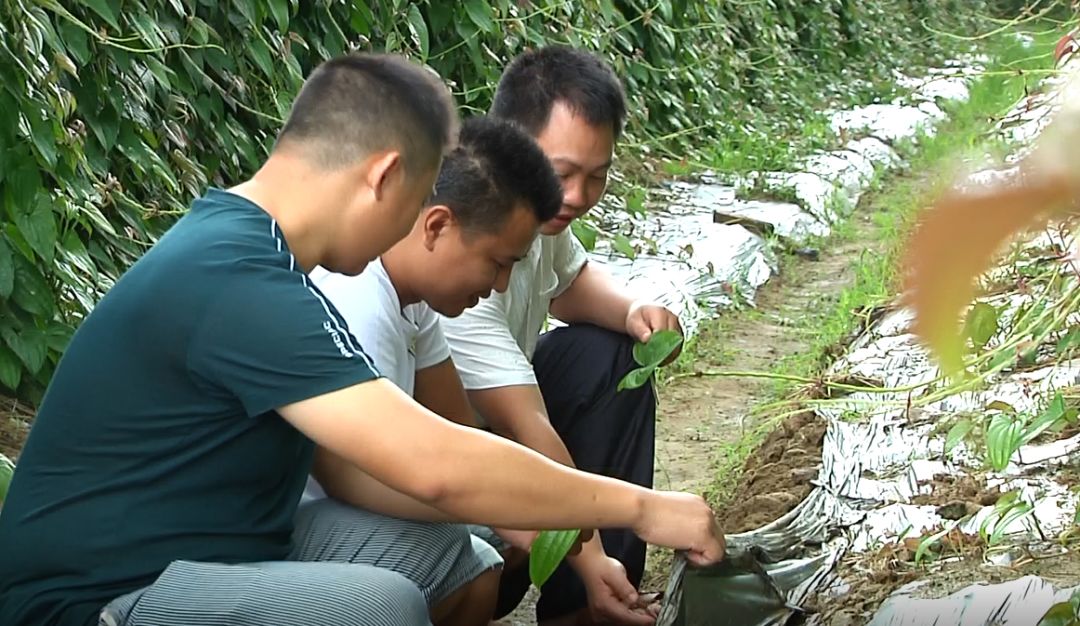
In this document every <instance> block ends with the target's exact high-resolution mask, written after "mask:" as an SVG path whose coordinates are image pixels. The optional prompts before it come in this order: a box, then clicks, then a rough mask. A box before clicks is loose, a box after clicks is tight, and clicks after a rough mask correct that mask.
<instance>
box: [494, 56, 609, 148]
mask: <svg viewBox="0 0 1080 626" xmlns="http://www.w3.org/2000/svg"><path fill="white" fill-rule="evenodd" d="M556 102H563V103H565V104H566V105H567V106H569V107H570V110H571V111H573V112H574V113H575V114H577V115H581V116H584V117H585V119H586V120H587V121H588V122H589V124H592V125H593V126H600V125H604V124H610V125H611V128H612V130H614V132H615V138H616V139H617V138H618V137H619V135H620V134H621V133H622V130H623V124H624V123H625V122H626V95H625V94H624V93H623V87H622V83H620V82H619V79H618V77H616V76H615V72H614V71H613V70H612V69H611V67H610V66H609V65H608V64H607V63H605V62H604V61H602V60H601V59H600V58H599V57H597V56H595V55H593V54H592V53H590V52H587V51H585V50H580V49H577V48H570V47H567V46H562V45H552V46H546V47H543V48H539V49H537V50H530V51H528V52H525V53H524V54H522V55H520V56H518V57H517V58H516V59H514V60H513V61H512V62H511V63H510V65H509V66H507V68H506V71H504V72H503V75H502V78H500V79H499V86H498V87H497V88H496V90H495V98H494V100H493V101H492V103H491V115H494V116H495V117H499V118H502V119H507V120H513V121H514V122H516V123H518V124H520V125H521V126H522V127H523V128H524V129H525V130H527V131H529V132H530V133H532V135H533V136H534V137H535V136H537V135H539V134H540V131H542V130H543V129H544V127H545V126H547V123H548V119H549V118H550V117H551V108H552V106H554V105H555V103H556Z"/></svg>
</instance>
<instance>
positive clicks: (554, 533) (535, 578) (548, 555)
mask: <svg viewBox="0 0 1080 626" xmlns="http://www.w3.org/2000/svg"><path fill="white" fill-rule="evenodd" d="M580 533H581V531H580V530H545V531H542V532H541V533H540V534H539V535H538V536H537V537H536V540H534V541H533V543H532V549H531V550H530V551H529V579H530V580H531V581H532V584H534V585H536V587H537V588H539V587H543V586H544V583H546V582H547V580H548V578H551V575H552V574H554V573H555V569H556V568H557V567H559V563H562V560H563V559H565V558H566V555H567V554H568V553H569V552H570V548H572V547H573V546H574V542H575V541H577V538H578V535H579V534H580Z"/></svg>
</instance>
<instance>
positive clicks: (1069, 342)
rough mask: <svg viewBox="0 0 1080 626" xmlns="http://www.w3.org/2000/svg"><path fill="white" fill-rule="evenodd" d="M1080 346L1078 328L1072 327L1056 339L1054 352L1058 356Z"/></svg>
mask: <svg viewBox="0 0 1080 626" xmlns="http://www.w3.org/2000/svg"><path fill="white" fill-rule="evenodd" d="M1076 346H1080V326H1073V327H1071V328H1069V330H1068V332H1066V333H1065V334H1064V335H1062V336H1061V339H1058V342H1057V346H1055V347H1054V351H1055V352H1056V353H1057V354H1058V355H1061V354H1064V353H1066V352H1068V351H1069V350H1071V349H1073V348H1075V347H1076Z"/></svg>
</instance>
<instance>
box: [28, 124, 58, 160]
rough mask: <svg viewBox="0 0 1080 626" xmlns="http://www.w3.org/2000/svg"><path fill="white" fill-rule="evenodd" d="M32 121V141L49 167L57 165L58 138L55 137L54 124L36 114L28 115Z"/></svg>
mask: <svg viewBox="0 0 1080 626" xmlns="http://www.w3.org/2000/svg"><path fill="white" fill-rule="evenodd" d="M26 117H27V119H29V120H30V141H32V142H34V147H35V148H37V150H38V154H40V155H41V158H43V159H45V162H46V163H47V164H48V165H49V167H53V166H55V165H56V137H55V136H54V135H53V127H52V122H51V121H49V120H47V119H42V118H41V117H39V115H38V114H37V113H36V112H32V113H29V114H27V116H26Z"/></svg>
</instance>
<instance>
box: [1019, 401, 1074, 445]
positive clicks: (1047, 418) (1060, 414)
mask: <svg viewBox="0 0 1080 626" xmlns="http://www.w3.org/2000/svg"><path fill="white" fill-rule="evenodd" d="M1065 419H1066V416H1065V398H1063V397H1061V394H1060V393H1058V394H1056V395H1055V396H1054V399H1053V400H1051V401H1050V404H1048V405H1046V408H1045V409H1043V412H1042V413H1040V414H1039V416H1038V417H1036V418H1035V420H1034V421H1033V422H1031V423H1030V424H1028V426H1027V428H1025V429H1024V435H1023V437H1022V438H1021V440H1020V445H1023V444H1026V443H1028V442H1030V441H1031V440H1033V439H1035V438H1036V437H1038V436H1039V435H1041V434H1043V433H1044V432H1046V431H1047V430H1049V429H1050V428H1051V427H1052V426H1053V425H1054V424H1056V423H1058V422H1059V421H1061V422H1064V421H1065Z"/></svg>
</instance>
